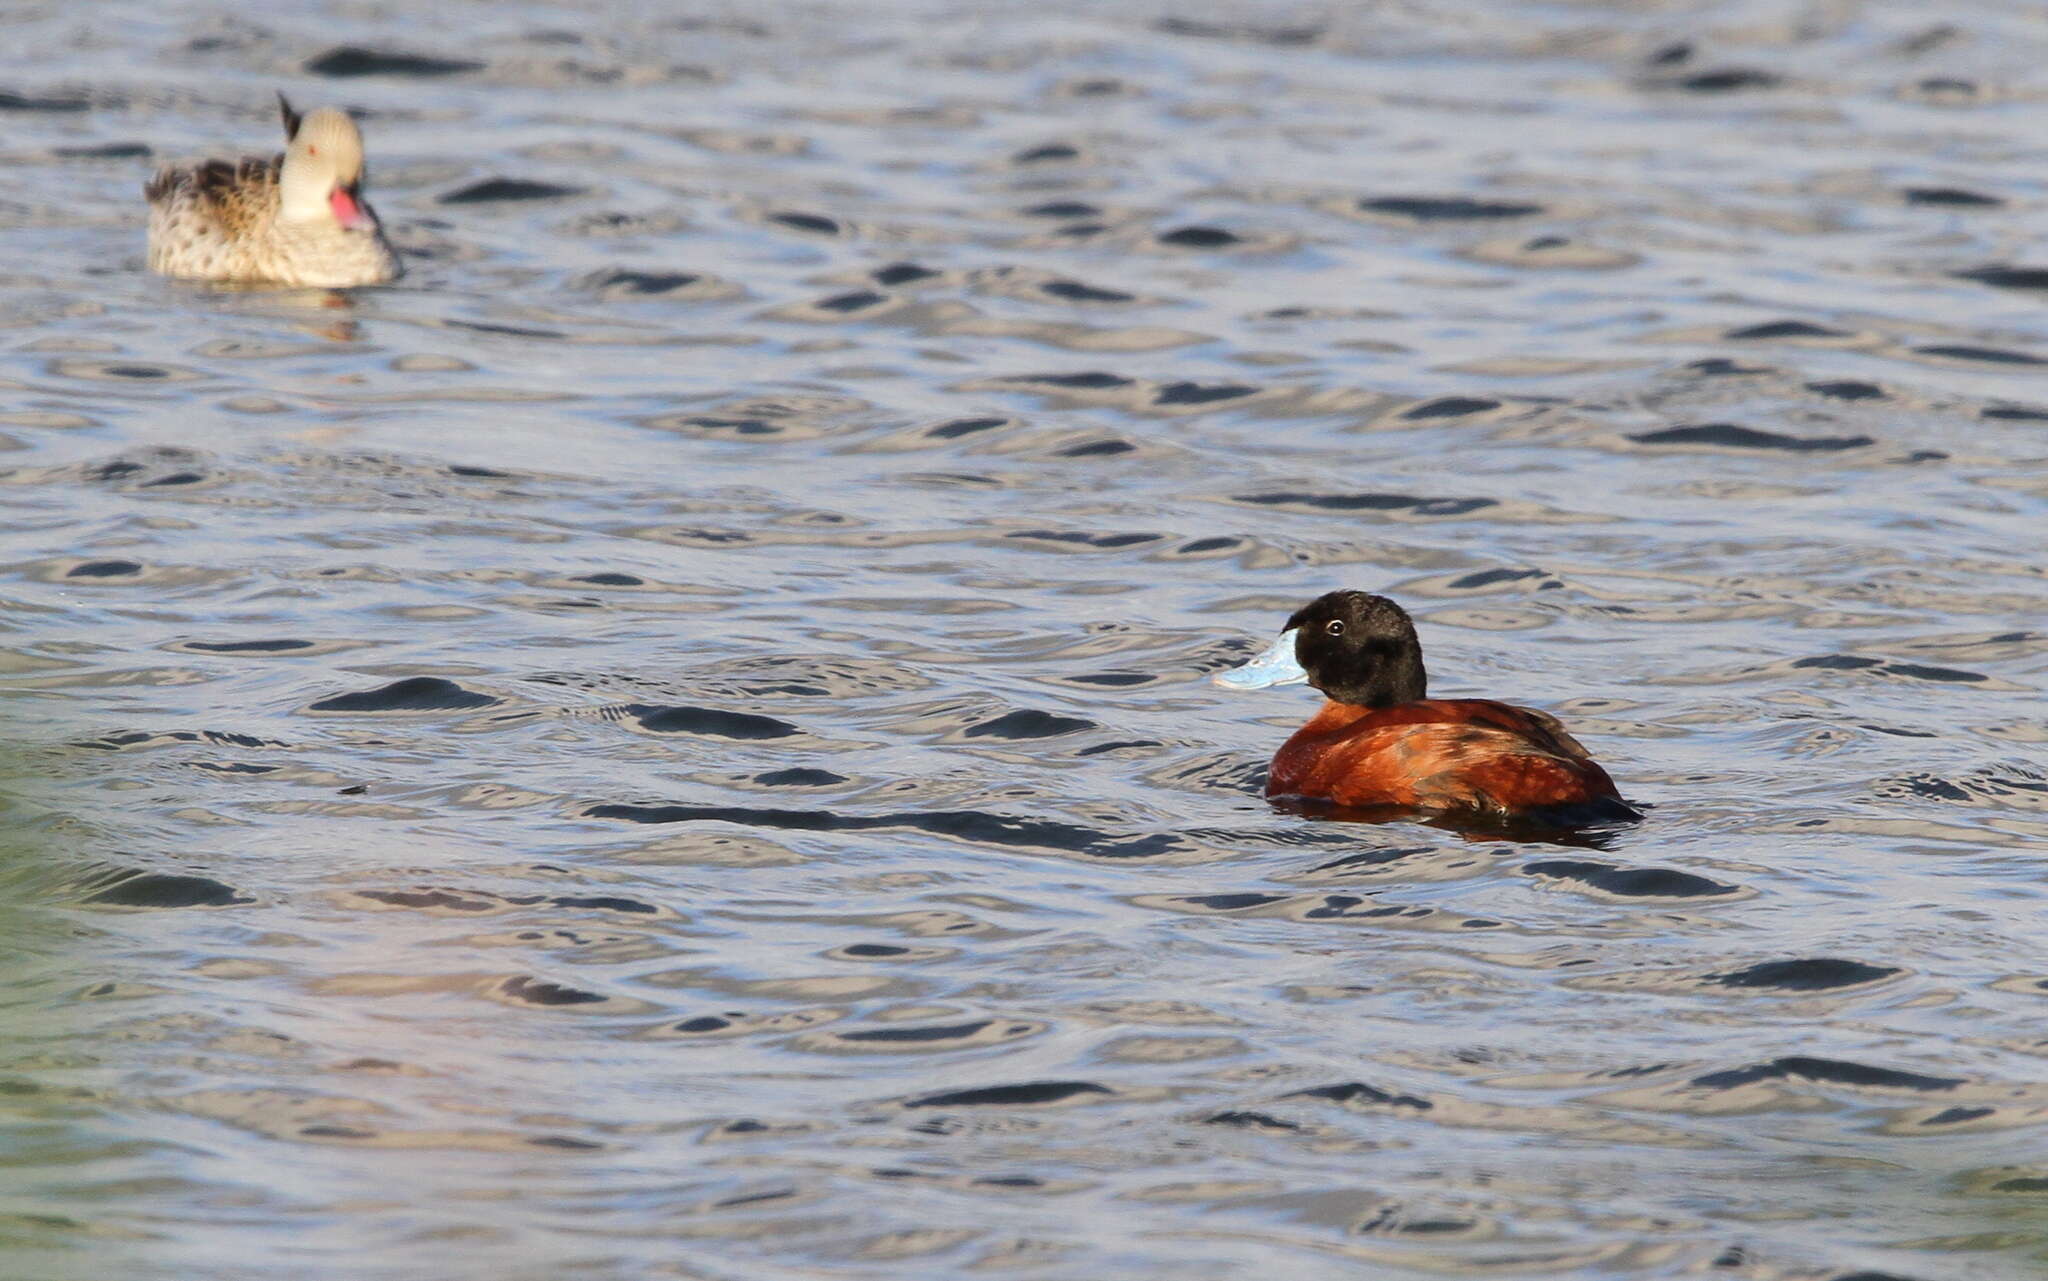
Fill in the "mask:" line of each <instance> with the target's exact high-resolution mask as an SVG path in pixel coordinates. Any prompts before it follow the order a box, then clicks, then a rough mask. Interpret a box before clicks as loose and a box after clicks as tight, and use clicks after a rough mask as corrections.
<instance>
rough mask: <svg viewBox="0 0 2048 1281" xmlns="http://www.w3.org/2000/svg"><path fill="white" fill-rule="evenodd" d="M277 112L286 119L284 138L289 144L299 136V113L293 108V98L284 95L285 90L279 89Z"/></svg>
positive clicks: (281, 117)
mask: <svg viewBox="0 0 2048 1281" xmlns="http://www.w3.org/2000/svg"><path fill="white" fill-rule="evenodd" d="M277 114H278V117H279V118H280V119H282V120H283V121H284V140H285V142H286V144H287V145H289V144H290V142H291V140H292V139H294V138H296V137H298V136H299V120H300V116H299V113H298V112H296V111H293V110H292V102H291V99H289V98H287V97H285V96H284V90H282V89H280V90H278V91H277Z"/></svg>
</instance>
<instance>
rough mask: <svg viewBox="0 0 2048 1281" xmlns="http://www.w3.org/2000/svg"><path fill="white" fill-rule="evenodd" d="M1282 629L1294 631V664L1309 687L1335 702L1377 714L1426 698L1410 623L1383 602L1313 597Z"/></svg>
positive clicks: (1362, 596) (1367, 597) (1353, 595)
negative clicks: (1304, 674)
mask: <svg viewBox="0 0 2048 1281" xmlns="http://www.w3.org/2000/svg"><path fill="white" fill-rule="evenodd" d="M1287 627H1288V628H1293V629H1297V630H1296V631H1295V635H1294V659H1295V661H1296V662H1298V663H1300V664H1301V669H1302V670H1303V671H1305V672H1307V673H1308V683H1309V684H1311V685H1313V686H1315V687H1316V688H1317V689H1319V690H1321V691H1322V692H1323V694H1324V696H1326V697H1328V698H1330V699H1332V700H1334V701H1336V702H1339V703H1351V704H1354V705H1356V706H1359V707H1375V708H1377V707H1394V706H1397V705H1399V704H1401V703H1412V702H1414V701H1415V700H1416V699H1419V698H1427V697H1429V676H1428V675H1427V674H1426V673H1425V672H1424V671H1423V670H1422V642H1421V641H1419V640H1417V639H1416V638H1415V623H1414V621H1413V620H1411V619H1410V618H1409V617H1408V611H1407V610H1405V609H1402V608H1401V607H1400V606H1399V605H1396V604H1395V603H1394V602H1392V601H1390V600H1388V599H1387V598H1386V597H1384V596H1374V595H1372V594H1371V593H1370V592H1331V593H1329V594H1328V595H1327V596H1318V597H1316V598H1315V599H1314V600H1312V601H1310V602H1309V603H1308V604H1306V605H1304V606H1302V607H1301V608H1300V609H1298V610H1296V611H1294V617H1292V618H1290V619H1288V620H1287ZM1283 630H1286V629H1283Z"/></svg>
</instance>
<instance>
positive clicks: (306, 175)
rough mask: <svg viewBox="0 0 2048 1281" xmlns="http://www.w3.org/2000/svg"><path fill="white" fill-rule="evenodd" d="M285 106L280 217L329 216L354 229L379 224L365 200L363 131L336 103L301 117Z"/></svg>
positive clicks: (300, 219)
mask: <svg viewBox="0 0 2048 1281" xmlns="http://www.w3.org/2000/svg"><path fill="white" fill-rule="evenodd" d="M279 102H280V103H281V104H282V105H283V110H284V123H285V130H286V136H287V142H286V145H285V152H284V169H283V171H282V172H281V173H279V175H278V183H277V186H278V198H279V204H280V209H279V211H278V212H279V216H280V217H281V218H283V220H284V221H286V222H319V221H327V222H333V223H338V224H340V225H341V226H342V227H343V228H345V229H347V230H350V231H358V230H368V229H371V228H374V227H375V226H376V225H377V223H376V218H375V216H374V215H372V214H371V213H370V211H369V210H368V209H367V208H365V207H364V205H363V202H362V185H363V135H362V134H361V133H359V132H357V131H356V122H355V121H353V120H351V119H349V118H348V116H347V115H345V114H344V113H342V112H339V111H336V110H335V109H334V108H332V107H322V108H320V109H319V110H318V111H309V112H307V113H306V114H305V115H304V116H300V115H298V114H296V113H295V112H293V111H292V109H291V106H290V104H288V103H284V102H283V99H282V98H280V99H279Z"/></svg>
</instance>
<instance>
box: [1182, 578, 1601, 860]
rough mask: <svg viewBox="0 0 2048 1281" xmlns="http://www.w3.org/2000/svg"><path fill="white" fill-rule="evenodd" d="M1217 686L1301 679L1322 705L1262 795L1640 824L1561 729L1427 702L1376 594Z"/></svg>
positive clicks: (1329, 605)
mask: <svg viewBox="0 0 2048 1281" xmlns="http://www.w3.org/2000/svg"><path fill="white" fill-rule="evenodd" d="M1218 680H1219V683H1222V684H1226V685H1231V686H1235V687H1239V688H1258V687H1259V686H1262V685H1274V684H1289V683H1293V682H1295V681H1300V680H1305V681H1307V682H1308V683H1309V684H1311V685H1313V686H1314V687H1315V688H1317V689H1319V690H1321V691H1322V692H1323V693H1324V694H1325V696H1326V697H1327V698H1328V700H1329V701H1327V702H1326V703H1324V704H1323V707H1322V710H1320V711H1319V712H1317V713H1316V715H1315V716H1314V717H1313V718H1312V719H1311V720H1310V721H1309V722H1308V724H1306V725H1304V726H1302V727H1301V728H1300V729H1299V730H1297V731H1295V733H1294V735H1293V737H1291V738H1289V739H1288V740H1287V742H1286V743H1285V744H1284V745H1283V746H1282V747H1281V748H1280V750H1279V752H1278V753H1276V754H1275V755H1274V757H1273V766H1272V769H1271V771H1270V773H1269V774H1268V776H1267V783H1266V794H1267V795H1268V796H1274V797H1282V796H1286V797H1300V798H1303V799H1307V800H1316V801H1326V802H1329V803H1331V804H1335V805H1340V806H1343V807H1346V808H1350V809H1387V808H1396V809H1402V810H1418V811H1426V812H1439V813H1442V812H1462V813H1468V814H1474V815H1480V816H1486V817H1492V818H1503V819H1523V818H1545V817H1548V818H1556V819H1560V820H1567V819H1577V818H1602V819H1618V818H1632V817H1635V811H1634V810H1632V809H1630V808H1629V806H1628V805H1627V804H1626V803H1625V802H1624V801H1623V800H1622V799H1621V794H1620V792H1618V791H1617V790H1616V789H1615V786H1614V780H1613V779H1611V778H1609V777H1608V775H1607V771H1606V770H1604V769H1602V768H1600V766H1599V765H1598V764H1596V763H1595V762H1594V761H1593V758H1592V756H1591V755H1590V754H1588V753H1587V751H1586V749H1585V748H1584V747H1582V746H1580V744H1579V742H1578V740H1577V739H1575V738H1573V737H1572V736H1571V735H1570V734H1569V733H1567V732H1565V729H1564V726H1562V725H1561V724H1559V723H1558V721H1557V718H1556V717H1554V716H1551V715H1549V714H1548V713H1545V712H1539V711H1536V710H1534V709H1532V708H1527V707H1516V706H1514V705H1512V704H1508V703H1499V702H1494V701H1493V700H1491V699H1440V698H1430V697H1428V675H1427V673H1426V672H1425V671H1424V669H1423V666H1422V644H1421V642H1420V641H1419V640H1418V639H1417V638H1416V635H1415V625H1414V623H1413V621H1412V620H1410V619H1409V617H1408V614H1407V612H1406V611H1404V610H1403V609H1402V608H1401V607H1400V606H1399V605H1396V604H1395V603H1394V602H1392V601H1390V600H1388V599H1386V598H1385V597H1383V596H1372V595H1369V594H1367V593H1365V592H1331V593H1330V594H1328V595H1326V596H1323V597H1320V598H1318V599H1317V600H1316V601H1314V602H1312V603H1311V604H1309V605H1307V606H1305V607H1304V608H1302V609H1301V610H1299V611H1297V612H1296V613H1295V615H1294V616H1293V617H1292V618H1290V619H1288V620H1287V626H1286V627H1285V628H1284V629H1283V630H1282V632H1281V638H1280V640H1279V641H1277V642H1275V644H1274V646H1273V648H1272V649H1270V650H1268V651H1267V652H1266V653H1265V654H1264V655H1261V656H1260V657H1259V658H1257V659H1254V660H1253V661H1252V662H1251V663H1249V664H1247V665H1246V666H1245V667H1243V668H1240V669H1238V670H1237V671H1235V672H1229V673H1224V674H1222V675H1221V676H1219V678H1218Z"/></svg>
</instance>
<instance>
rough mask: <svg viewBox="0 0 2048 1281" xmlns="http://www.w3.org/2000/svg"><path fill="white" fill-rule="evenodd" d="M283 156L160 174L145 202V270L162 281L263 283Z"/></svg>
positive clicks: (209, 163) (151, 183)
mask: <svg viewBox="0 0 2048 1281" xmlns="http://www.w3.org/2000/svg"><path fill="white" fill-rule="evenodd" d="M283 159H284V158H283V157H282V156H271V157H267V158H266V157H262V156H245V157H243V158H242V159H240V160H209V161H206V162H205V163H204V164H198V165H193V166H191V167H189V168H175V167H166V168H163V169H159V170H158V171H157V173H156V176H155V177H154V178H151V179H150V180H149V184H148V185H147V186H145V187H144V188H143V189H142V190H143V195H145V196H146V197H148V199H149V266H150V270H152V271H160V272H162V273H164V274H165V275H167V276H184V277H188V278H194V279H204V280H257V279H266V278H268V277H266V276H265V275H264V273H263V269H264V267H265V266H266V264H265V263H264V261H263V259H264V257H265V254H264V249H265V247H266V246H267V245H269V244H270V242H271V241H272V240H274V238H275V237H274V228H275V226H276V223H277V208H278V196H277V179H278V170H279V168H280V167H281V166H282V163H283Z"/></svg>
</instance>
